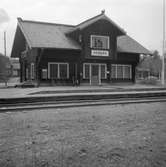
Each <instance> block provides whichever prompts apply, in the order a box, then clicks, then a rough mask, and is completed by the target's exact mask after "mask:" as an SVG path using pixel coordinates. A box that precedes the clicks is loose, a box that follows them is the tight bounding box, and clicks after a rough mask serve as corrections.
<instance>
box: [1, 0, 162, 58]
mask: <svg viewBox="0 0 166 167" xmlns="http://www.w3.org/2000/svg"><path fill="white" fill-rule="evenodd" d="M162 2H163V0H0V52H1V53H4V43H3V41H4V31H6V39H7V55H8V56H10V53H11V49H12V45H13V40H14V35H15V31H16V26H17V17H21V18H22V19H23V20H34V21H44V22H53V23H62V24H73V25H77V24H79V23H80V22H82V21H85V20H86V19H88V18H91V17H94V16H96V15H98V14H100V13H101V10H103V9H105V14H106V15H107V16H108V17H109V18H110V19H112V20H113V21H114V22H115V23H117V24H118V25H119V26H120V27H121V28H123V29H124V30H125V31H126V32H127V34H128V35H129V36H131V37H132V38H134V39H135V40H136V41H138V42H139V43H141V44H142V45H143V46H144V47H146V48H147V49H149V50H151V51H153V50H158V51H159V52H160V54H161V50H162V40H163V39H162V36H163V34H162V33H163V29H162V27H163V23H162V22H163V21H162V13H163V12H162V8H163V4H162Z"/></svg>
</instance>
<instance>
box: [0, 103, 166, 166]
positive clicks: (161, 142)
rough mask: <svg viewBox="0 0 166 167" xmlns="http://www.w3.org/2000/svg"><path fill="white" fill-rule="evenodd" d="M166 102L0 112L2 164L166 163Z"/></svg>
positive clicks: (153, 164)
mask: <svg viewBox="0 0 166 167" xmlns="http://www.w3.org/2000/svg"><path fill="white" fill-rule="evenodd" d="M165 111H166V103H149V104H130V105H129V104H128V105H114V106H111V105H110V106H97V107H80V108H65V109H48V110H34V111H21V112H6V113H0V167H1V166H2V167H165V166H166V112H165Z"/></svg>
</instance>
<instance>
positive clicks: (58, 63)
mask: <svg viewBox="0 0 166 167" xmlns="http://www.w3.org/2000/svg"><path fill="white" fill-rule="evenodd" d="M51 64H57V65H58V70H57V72H58V75H57V79H69V63H67V62H48V78H49V79H51V77H50V65H51ZM61 64H63V65H64V64H65V65H67V77H66V78H60V65H61Z"/></svg>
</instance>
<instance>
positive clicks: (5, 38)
mask: <svg viewBox="0 0 166 167" xmlns="http://www.w3.org/2000/svg"><path fill="white" fill-rule="evenodd" d="M4 55H5V56H7V55H6V31H4Z"/></svg>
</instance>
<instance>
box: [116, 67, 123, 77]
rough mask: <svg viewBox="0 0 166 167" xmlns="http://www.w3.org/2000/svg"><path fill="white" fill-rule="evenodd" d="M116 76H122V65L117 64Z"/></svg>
mask: <svg viewBox="0 0 166 167" xmlns="http://www.w3.org/2000/svg"><path fill="white" fill-rule="evenodd" d="M117 78H123V65H119V64H118V65H117Z"/></svg>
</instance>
